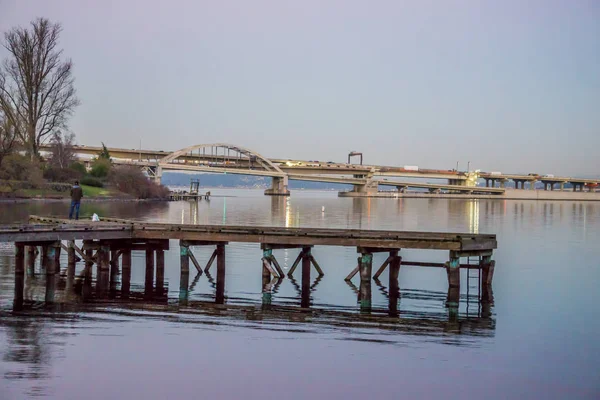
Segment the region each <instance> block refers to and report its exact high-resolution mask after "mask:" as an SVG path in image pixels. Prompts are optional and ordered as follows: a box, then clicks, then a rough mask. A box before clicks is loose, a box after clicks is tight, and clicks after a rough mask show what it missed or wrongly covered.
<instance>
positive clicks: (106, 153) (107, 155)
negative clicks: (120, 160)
mask: <svg viewBox="0 0 600 400" xmlns="http://www.w3.org/2000/svg"><path fill="white" fill-rule="evenodd" d="M98 158H99V159H104V160H109V161H110V152H109V151H108V148H107V147H106V145H105V144H104V142H102V150H100V153H98Z"/></svg>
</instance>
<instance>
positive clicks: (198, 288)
mask: <svg viewBox="0 0 600 400" xmlns="http://www.w3.org/2000/svg"><path fill="white" fill-rule="evenodd" d="M238 196H239V197H228V198H226V199H225V198H223V197H219V196H214V197H213V198H212V200H211V202H210V203H209V202H206V201H200V202H197V203H188V202H177V203H156V204H150V203H148V204H145V203H140V204H135V203H131V204H125V203H123V204H119V203H113V204H105V205H100V204H99V205H97V206H93V205H91V204H88V205H89V206H90V207H92V208H88V209H87V213H88V214H89V212H90V211H91V210H93V209H94V208H93V207H97V208H96V211H97V212H98V213H99V215H101V216H103V215H111V216H115V217H122V218H136V219H141V220H161V221H172V222H184V223H195V224H217V225H218V224H221V223H223V221H224V220H226V221H227V223H228V224H257V225H260V224H263V225H280V226H314V227H340V228H363V229H366V228H373V229H401V230H431V231H433V230H452V231H462V232H482V233H486V232H496V233H498V235H499V246H500V248H499V250H498V252H497V253H496V254H497V260H498V265H499V268H498V269H497V273H496V275H497V278H495V281H494V284H495V285H496V286H495V294H494V293H492V292H491V291H488V290H486V288H482V289H481V297H480V299H479V298H478V295H479V293H478V290H477V288H476V287H475V285H472V286H471V292H470V293H467V292H466V289H467V287H468V285H464V284H463V285H462V287H461V289H462V291H460V292H457V291H453V292H450V291H448V290H447V280H446V277H445V274H444V271H443V270H442V269H436V268H428V269H427V268H417V267H407V268H405V267H402V269H401V271H400V284H399V287H398V290H397V291H396V288H395V287H393V286H391V285H390V284H389V281H388V276H387V273H384V274H383V275H382V276H381V278H380V280H377V281H373V282H372V292H371V307H370V310H369V312H365V310H364V309H363V312H362V313H361V312H360V298H361V297H360V293H361V288H360V287H359V286H360V285H359V284H358V281H356V283H352V282H346V281H344V279H343V278H344V277H345V276H346V274H347V273H348V272H349V268H350V267H351V266H355V265H356V264H355V261H356V250H355V249H346V250H336V249H332V248H327V247H319V248H315V257H316V258H317V259H318V260H319V263H320V264H321V265H322V266H323V269H324V271H325V273H326V276H325V277H322V278H321V277H316V276H313V277H312V279H311V280H310V282H309V284H308V290H304V291H303V290H302V288H303V287H302V280H301V279H300V276H299V275H297V278H292V279H288V278H286V279H282V280H279V279H275V280H273V279H269V281H268V282H267V286H266V289H267V290H265V287H263V282H262V281H261V271H260V265H259V260H260V257H261V251H262V250H261V249H260V248H258V246H251V245H239V246H237V245H229V246H228V247H227V262H228V267H227V268H228V269H227V275H226V281H225V282H226V285H225V286H224V288H223V289H222V291H221V288H218V287H217V283H218V279H217V277H216V276H215V271H214V269H213V275H211V274H210V272H209V273H206V274H202V275H200V274H196V272H195V270H194V269H193V268H192V271H191V276H190V274H187V276H186V275H181V274H180V273H179V254H177V251H174V250H172V251H169V252H165V276H164V281H162V283H163V284H162V285H161V284H160V283H161V280H160V279H153V280H152V283H151V284H150V282H149V281H148V282H146V270H145V264H144V262H143V257H139V255H138V256H136V255H135V254H134V257H133V263H132V264H133V266H132V268H131V269H129V272H127V270H125V269H124V268H123V267H121V268H118V269H117V268H115V269H114V270H113V269H111V270H109V271H106V272H104V271H98V270H97V269H96V268H93V269H90V270H89V275H88V271H86V269H85V263H84V262H83V261H81V262H78V263H77V266H76V268H75V269H74V270H70V269H69V266H68V264H67V260H66V257H64V255H63V257H62V259H61V262H62V264H61V269H60V273H57V274H56V275H55V277H54V278H50V280H48V279H47V276H46V267H45V266H44V265H41V264H40V263H39V262H34V263H33V264H29V261H28V260H29V259H28V258H27V259H26V268H25V274H24V291H23V305H22V307H23V310H22V311H18V312H15V313H13V312H12V308H13V301H14V300H13V299H14V295H15V292H14V284H15V278H17V279H18V276H17V275H15V271H14V264H15V261H14V250H13V249H12V248H10V249H8V250H6V249H0V354H1V357H2V362H3V365H2V368H3V371H5V372H4V378H5V381H10V382H19V381H24V382H27V387H28V388H34V389H26V390H29V391H28V392H27V393H26V394H24V395H23V396H22V397H25V396H29V395H35V394H46V395H48V394H52V392H51V391H52V386H56V383H54V382H55V381H56V380H58V378H57V377H58V376H59V375H60V374H63V372H60V371H61V370H60V369H59V368H61V367H63V366H64V365H65V360H64V358H68V364H69V365H71V366H73V365H74V366H76V367H81V368H84V367H85V362H83V361H79V360H77V359H76V358H74V356H73V351H72V352H66V351H64V349H69V348H70V349H75V350H74V352H78V351H79V349H81V347H77V346H83V344H82V343H83V342H82V340H83V341H85V342H86V346H87V345H88V344H89V343H93V344H96V343H97V342H93V340H96V339H94V338H95V337H97V336H100V335H102V334H103V332H104V330H107V329H116V328H115V327H119V328H118V329H121V327H122V326H123V329H122V330H119V334H121V335H122V337H120V338H119V341H122V342H124V343H126V344H127V345H133V344H135V343H136V342H138V341H139V336H137V335H133V334H132V333H131V330H130V328H131V327H132V326H133V327H135V326H136V324H142V323H143V322H144V321H151V322H152V324H151V325H150V326H152V327H157V328H160V329H157V331H158V330H160V331H161V332H163V331H164V332H168V331H170V333H165V334H164V336H161V337H159V338H156V337H154V339H153V340H152V341H150V342H149V344H150V345H152V346H157V348H166V347H168V346H172V345H173V341H172V339H173V336H169V335H171V334H172V335H183V334H182V332H185V330H186V329H187V328H188V327H191V328H192V329H194V331H193V337H197V338H200V339H202V338H205V336H204V335H205V331H203V330H201V329H198V328H206V329H208V330H212V331H215V330H216V331H217V332H218V335H219V336H218V337H216V338H215V340H216V341H218V340H222V337H223V336H225V335H230V337H236V335H237V338H238V339H239V343H243V344H241V345H240V346H244V347H240V348H246V346H248V343H247V340H248V338H251V340H254V341H255V342H252V345H253V344H254V343H260V342H259V341H261V340H264V341H267V342H268V343H267V344H265V346H267V345H269V346H271V345H273V344H274V345H275V346H276V345H277V343H280V342H281V341H279V342H277V341H275V340H273V339H272V338H273V336H270V333H271V332H285V333H289V335H287V336H283V335H281V336H276V337H277V338H285V339H293V341H294V343H301V346H304V345H305V346H306V349H308V348H311V346H314V345H315V343H323V341H322V339H324V340H325V343H327V345H326V346H324V347H322V348H319V349H320V350H319V351H318V352H317V353H313V354H311V355H310V356H306V357H305V358H306V359H305V360H303V361H304V362H307V363H308V362H311V363H315V364H324V363H325V361H327V358H328V357H330V356H331V355H332V354H333V352H330V351H328V350H326V349H327V348H328V347H327V346H331V345H333V346H335V343H336V342H346V343H349V342H350V341H358V342H362V343H361V344H365V343H367V344H368V343H372V344H373V346H371V347H366V348H362V350H364V353H360V356H361V363H364V365H365V367H366V368H368V369H369V370H370V371H373V372H372V374H371V375H369V378H372V379H377V378H378V375H375V371H377V373H379V372H381V369H379V370H378V367H379V366H380V365H381V364H380V363H381V362H382V361H383V362H385V357H388V356H389V357H391V358H393V359H394V360H395V359H400V358H402V357H406V354H412V355H414V356H415V359H416V358H419V359H424V360H425V361H424V362H425V363H426V367H425V368H424V367H422V366H421V370H419V371H418V372H419V373H421V372H423V374H424V375H426V374H427V373H428V371H429V372H431V368H430V367H431V366H432V365H435V368H438V365H439V366H440V367H439V368H443V369H444V370H445V365H446V364H444V362H445V361H446V360H450V359H452V362H453V363H457V364H460V365H476V364H479V363H484V364H482V365H487V367H486V370H487V371H490V373H491V374H493V375H494V377H493V381H494V382H495V381H496V380H498V381H499V382H500V383H502V384H503V385H504V386H503V387H504V388H505V389H504V390H506V391H508V392H510V390H511V389H510V388H511V385H510V383H511V381H512V380H513V378H514V376H512V375H511V377H510V379H507V378H506V377H504V376H503V374H495V372H496V367H495V366H494V365H499V366H498V367H497V368H498V369H499V370H500V371H502V372H503V373H504V372H506V371H508V370H509V369H510V370H512V369H516V372H514V375H515V376H516V375H520V374H523V373H524V371H525V372H526V373H528V371H540V375H539V376H538V377H536V379H540V382H547V381H544V380H543V379H547V380H550V379H552V380H554V379H557V380H560V379H565V380H570V383H569V384H572V385H576V384H577V385H579V384H581V382H580V381H577V382H576V383H573V379H574V378H572V376H575V375H577V376H586V375H585V374H586V373H587V374H589V371H596V370H597V368H595V367H597V362H596V361H594V360H592V361H589V354H595V353H597V351H596V352H595V350H597V349H596V347H597V346H596V345H595V344H594V341H593V337H595V336H597V334H598V332H599V331H598V327H597V324H596V323H595V322H594V321H593V319H592V320H589V315H594V310H595V309H596V308H597V300H598V299H597V297H598V296H597V294H596V293H597V291H595V289H594V288H595V283H596V282H597V281H598V269H597V268H596V264H597V263H596V260H597V259H598V250H597V249H598V247H597V246H596V242H597V238H598V237H599V236H598V235H599V234H600V224H599V219H598V217H599V214H600V206H599V205H598V204H594V203H583V202H580V203H575V202H574V203H571V202H554V203H553V202H525V201H524V202H520V201H486V200H480V201H477V202H473V201H462V200H452V201H445V200H439V199H429V200H427V201H423V200H422V199H398V200H394V199H370V200H368V199H338V198H337V197H335V196H328V195H327V196H326V195H318V194H317V195H314V194H310V195H309V194H303V193H297V192H294V193H293V195H292V197H290V198H276V197H273V198H269V197H265V196H263V195H262V191H261V192H260V193H258V194H257V195H256V196H255V197H252V196H247V195H246V192H239V193H238ZM303 196H304V197H303ZM311 196H313V197H316V199H315V198H313V197H311ZM319 196H320V197H319ZM67 206H68V205H67V204H66V203H64V204H63V203H50V204H47V205H44V206H42V205H39V204H35V205H31V206H27V207H26V208H27V210H25V211H24V210H23V209H21V205H18V206H7V205H3V206H2V207H3V209H2V211H3V212H2V213H0V220H3V221H4V222H13V221H19V220H21V221H24V220H26V218H27V216H28V215H29V214H43V215H48V214H54V215H64V214H65V213H66V211H67ZM84 206H85V205H84ZM322 206H325V209H326V211H325V213H322V211H321V209H322ZM565 244H567V245H565ZM532 249H535V251H532ZM203 251H204V250H201V249H198V257H199V258H200V256H202V257H206V258H208V257H209V256H210V251H209V250H206V251H204V252H203ZM281 252H282V254H283V253H285V256H284V257H282V258H281V260H282V261H283V262H282V263H281V264H282V267H283V268H284V270H288V266H289V265H290V264H291V262H293V260H294V259H295V258H296V256H297V254H298V253H297V252H296V251H291V250H289V251H288V250H281ZM403 253H404V251H401V255H402V254H403ZM408 253H409V254H410V258H408V256H407V259H413V253H412V252H410V251H408ZM438 254H439V260H437V261H440V262H443V261H446V256H447V254H441V253H438ZM414 259H415V260H419V259H420V258H419V256H418V254H417V256H415V257H414ZM565 265H568V266H569V268H565V267H564V266H565ZM540 269H543V271H544V273H545V274H546V275H543V274H540ZM465 278H466V277H465V276H464V275H463V277H462V279H463V281H462V282H463V283H465V282H466V281H465ZM17 283H18V282H17ZM47 286H49V287H50V289H51V290H50V291H48V287H47ZM218 289H219V290H218ZM47 293H52V294H53V295H52V301H53V303H52V304H46V303H45V299H46V295H47ZM303 293H304V295H303ZM556 293H561V296H554V295H555V294H556ZM306 294H308V296H307V295H306ZM494 295H495V298H494ZM564 298H568V299H569V301H568V302H565V301H564ZM480 300H481V301H480ZM219 303H222V304H219ZM495 303H496V304H497V305H494V304H495ZM507 310H510V312H507ZM533 316H535V317H533ZM497 320H498V321H499V322H501V323H502V328H503V329H501V330H500V329H499V330H496V321H497ZM123 321H127V322H128V324H123ZM143 326H144V327H145V326H146V325H143ZM145 332H147V331H145ZM540 335H543V339H544V341H543V347H540V346H541V345H540V341H539V337H540ZM191 336H192V335H191ZM307 337H310V338H311V339H310V340H311V342H302V340H303V339H306V338H307ZM312 339H318V340H315V341H312ZM288 342H292V340H289V341H288ZM218 343H221V342H218ZM565 343H567V345H565ZM382 344H383V345H385V346H386V347H385V348H384V352H385V354H383V353H379V354H380V355H381V357H379V358H377V357H368V356H363V354H371V353H369V352H370V351H375V352H376V351H378V349H380V348H381V345H382ZM440 344H443V345H446V346H440ZM582 344H583V345H582ZM252 345H251V346H252ZM354 345H355V343H352V346H353V347H349V346H348V347H347V348H343V349H337V350H339V352H340V353H341V352H346V353H347V352H352V351H354V350H353V349H356V347H354ZM186 346H189V342H186ZM299 346H300V345H299ZM401 346H403V347H402V348H401ZM456 346H460V347H461V349H460V351H456ZM564 346H566V347H565V349H566V350H561V349H563V347H564ZM86 348H87V349H88V350H89V348H90V347H89V346H87V347H86ZM547 348H552V349H553V351H552V352H550V353H549V352H547V351H546V349H547ZM578 349H582V350H581V351H579V350H578ZM362 350H361V351H362ZM90 351H91V353H90V354H93V352H94V351H97V352H102V355H103V356H104V355H106V357H107V360H108V361H107V364H106V366H107V367H108V368H110V365H111V363H114V362H115V361H117V360H118V359H119V357H120V355H118V356H117V355H114V354H113V355H110V353H109V348H108V347H98V350H90ZM413 352H414V353H413ZM105 353H106V354H105ZM300 353H302V354H303V351H299V353H298V354H300ZM97 354H98V353H97ZM168 354H174V355H173V359H174V358H175V357H178V354H179V353H168V352H167V353H163V356H165V357H168ZM549 354H550V355H549ZM412 355H411V357H412ZM438 355H439V357H438ZM221 356H222V357H225V359H226V360H227V362H228V363H231V364H232V365H233V364H235V363H236V362H237V361H239V360H238V359H237V358H236V357H238V355H237V354H236V355H235V356H234V355H232V354H226V353H223V354H220V355H219V357H221ZM586 357H587V358H586ZM98 360H101V358H100V357H99V358H98ZM411 360H413V359H410V358H409V359H407V362H409V361H411ZM557 360H559V361H560V360H565V364H568V365H569V369H571V371H574V373H573V374H565V368H564V367H562V365H563V364H561V363H562V361H561V362H556V361H557ZM586 360H588V361H586ZM167 361H169V362H170V361H171V360H170V359H169V360H167ZM336 361H337V360H336ZM413 361H414V360H413ZM542 361H543V362H542ZM294 362H295V361H294ZM350 362H351V361H350ZM438 363H439V364H438ZM495 363H498V364H495ZM503 363H504V364H503ZM412 365H413V364H411V366H412ZM507 365H509V366H510V368H508V367H506V366H507ZM547 365H552V366H553V367H552V368H550V367H547ZM283 367H286V365H285V364H284V365H283ZM283 367H282V368H281V370H284V369H285V368H283ZM287 367H289V365H287ZM415 368H419V367H418V366H417V367H415ZM469 371H470V372H469V373H470V374H474V375H472V376H473V379H478V378H479V377H480V375H477V374H478V373H479V371H480V370H479V369H477V370H476V369H471V370H469ZM586 371H588V372H586ZM220 372H221V371H219V373H220ZM222 372H223V374H225V373H226V372H227V371H225V370H223V371H222ZM286 372H287V371H286ZM470 376H471V375H470ZM281 377H282V376H281V375H279V376H277V378H281ZM109 378H110V377H109ZM109 378H107V379H109ZM588 382H589V381H588ZM111 383H114V380H113V381H111ZM573 387H575V386H573ZM369 390H372V388H370V389H369ZM0 392H1V387H0ZM503 393H504V392H503ZM509 394H512V395H514V396H511V397H515V398H519V397H524V396H519V395H523V392H518V393H514V392H510V393H509ZM0 397H1V396H0Z"/></svg>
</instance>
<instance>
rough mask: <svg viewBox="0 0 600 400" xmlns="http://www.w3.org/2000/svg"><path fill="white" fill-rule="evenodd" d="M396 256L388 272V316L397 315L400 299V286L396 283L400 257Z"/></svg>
mask: <svg viewBox="0 0 600 400" xmlns="http://www.w3.org/2000/svg"><path fill="white" fill-rule="evenodd" d="M397 254H398V253H397V252H396V255H395V256H394V257H393V258H392V260H391V261H390V271H389V314H390V316H392V317H393V316H397V315H399V313H398V300H399V299H400V285H399V282H398V275H399V274H400V264H401V262H402V257H399V256H398V255H397Z"/></svg>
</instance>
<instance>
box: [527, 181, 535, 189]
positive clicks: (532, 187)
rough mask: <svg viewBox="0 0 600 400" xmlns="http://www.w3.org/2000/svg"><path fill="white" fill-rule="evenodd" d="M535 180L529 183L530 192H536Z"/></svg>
mask: <svg viewBox="0 0 600 400" xmlns="http://www.w3.org/2000/svg"><path fill="white" fill-rule="evenodd" d="M535 182H536V181H535V180H533V181H529V190H535Z"/></svg>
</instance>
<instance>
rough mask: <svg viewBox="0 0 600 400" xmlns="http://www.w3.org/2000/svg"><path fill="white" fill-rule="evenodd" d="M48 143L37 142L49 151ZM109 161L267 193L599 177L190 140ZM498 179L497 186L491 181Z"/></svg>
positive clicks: (121, 153)
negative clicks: (266, 150)
mask: <svg viewBox="0 0 600 400" xmlns="http://www.w3.org/2000/svg"><path fill="white" fill-rule="evenodd" d="M49 149H50V147H49V146H42V150H45V151H48V150H49ZM101 150H102V149H101V148H100V147H91V146H76V147H75V152H76V154H78V155H79V156H80V158H81V159H82V160H83V161H84V162H86V163H89V161H90V158H87V159H86V158H85V156H88V157H93V156H96V155H97V154H98V153H99V152H100V151H101ZM108 150H109V152H110V154H111V157H112V159H113V162H115V163H117V164H129V165H136V166H139V167H141V168H143V169H144V170H145V171H146V172H147V173H148V175H149V176H150V177H151V178H153V179H155V180H156V181H160V179H161V177H162V174H163V171H167V170H171V171H190V172H205V173H206V172H208V173H217V174H218V173H223V174H242V175H254V176H264V177H271V178H272V180H273V181H272V186H271V188H269V189H267V190H266V191H265V194H267V195H282V196H287V195H289V190H288V181H289V180H290V179H291V180H300V181H317V182H330V183H340V184H350V185H353V190H352V192H354V193H356V194H357V195H360V194H363V195H369V194H374V193H377V191H378V188H379V186H380V185H381V186H393V187H396V188H397V189H398V192H399V193H402V192H404V191H405V189H406V188H408V187H411V188H419V189H425V190H428V191H430V192H432V193H433V192H436V193H439V192H441V191H444V192H447V193H458V194H460V193H462V194H487V195H490V194H496V195H502V194H503V193H504V192H505V188H504V186H505V183H506V182H507V181H508V180H513V181H514V182H515V185H516V187H517V189H519V188H520V189H524V188H525V182H529V186H528V188H531V189H534V188H535V183H536V182H537V181H541V182H542V183H544V189H545V190H548V189H550V190H554V187H555V184H560V190H564V184H565V183H571V184H573V186H574V190H575V191H577V190H579V191H584V188H588V190H589V191H595V190H596V187H597V186H598V184H599V183H600V179H597V180H594V179H579V178H566V177H565V178H557V177H554V176H552V175H545V176H540V175H537V174H530V175H503V174H500V173H486V172H482V173H477V172H461V171H456V170H433V169H422V168H417V167H404V168H403V167H388V166H377V165H356V164H346V163H334V162H323V161H305V160H289V159H288V160H283V159H269V158H266V157H264V156H262V155H260V154H259V153H257V152H255V151H253V150H250V149H247V148H244V147H241V146H236V145H232V144H227V143H213V144H199V145H194V146H190V147H187V148H184V149H181V150H178V151H174V152H166V151H157V150H141V149H140V150H135V149H121V148H109V149H108ZM388 177H404V178H421V179H434V180H440V179H441V180H443V181H442V182H441V183H440V184H438V183H423V182H406V181H405V182H398V181H394V180H388V179H387V178H388ZM478 178H483V179H485V182H486V187H478V186H476V184H477V179H478ZM496 183H498V186H499V187H496V186H497V185H496Z"/></svg>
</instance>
